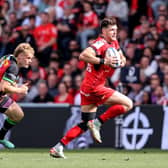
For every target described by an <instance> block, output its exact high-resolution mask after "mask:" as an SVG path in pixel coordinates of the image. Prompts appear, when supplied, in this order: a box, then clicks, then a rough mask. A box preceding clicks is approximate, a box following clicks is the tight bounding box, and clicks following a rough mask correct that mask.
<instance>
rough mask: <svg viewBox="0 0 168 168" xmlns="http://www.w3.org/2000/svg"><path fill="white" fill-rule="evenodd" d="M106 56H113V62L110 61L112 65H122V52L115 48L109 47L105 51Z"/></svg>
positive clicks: (113, 66)
mask: <svg viewBox="0 0 168 168" xmlns="http://www.w3.org/2000/svg"><path fill="white" fill-rule="evenodd" d="M105 57H106V58H107V57H111V59H110V60H111V62H109V66H110V67H112V68H118V67H120V66H121V58H120V54H119V52H118V51H117V50H116V49H115V48H112V47H109V48H108V49H107V50H106V52H105Z"/></svg>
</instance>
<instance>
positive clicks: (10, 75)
mask: <svg viewBox="0 0 168 168" xmlns="http://www.w3.org/2000/svg"><path fill="white" fill-rule="evenodd" d="M18 72H19V68H18V66H17V64H16V62H15V61H11V65H10V66H9V68H8V69H7V70H6V72H5V73H4V75H3V77H2V79H3V80H5V81H8V82H10V83H12V84H13V83H15V81H16V79H17V75H18Z"/></svg>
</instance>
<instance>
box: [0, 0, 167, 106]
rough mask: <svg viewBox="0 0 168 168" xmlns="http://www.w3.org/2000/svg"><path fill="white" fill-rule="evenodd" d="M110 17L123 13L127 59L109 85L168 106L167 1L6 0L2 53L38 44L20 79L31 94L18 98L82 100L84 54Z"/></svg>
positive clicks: (0, 5)
mask: <svg viewBox="0 0 168 168" xmlns="http://www.w3.org/2000/svg"><path fill="white" fill-rule="evenodd" d="M105 16H115V17H116V18H117V21H118V25H119V31H118V40H119V43H120V46H121V49H122V50H123V52H124V54H125V56H126V58H127V64H126V66H125V67H124V68H122V69H121V68H118V69H116V70H115V72H114V73H113V75H112V76H111V78H110V79H109V80H108V81H107V85H108V86H110V87H112V88H114V89H117V90H119V91H121V92H123V93H124V94H125V95H127V96H129V97H130V98H131V99H132V100H133V101H134V105H140V104H161V105H168V1H167V0H0V57H2V56H3V55H6V54H11V53H13V51H14V49H15V47H16V46H17V45H18V44H19V43H22V42H28V43H30V44H31V45H32V47H33V48H34V49H35V57H34V58H33V61H32V64H31V66H30V68H29V69H28V70H26V69H21V71H20V79H19V81H18V82H19V83H23V82H26V81H28V82H29V83H30V85H29V87H30V88H29V93H28V94H27V96H26V97H24V96H23V95H12V97H13V99H15V100H16V101H17V102H35V103H41V102H42V103H43V102H54V103H69V104H75V105H79V104H80V94H79V88H80V84H81V81H82V79H83V75H84V70H85V68H86V64H85V63H84V62H82V61H79V60H78V56H79V54H80V52H81V51H82V50H83V49H84V48H86V47H87V46H89V44H90V43H91V42H92V41H93V40H94V39H95V38H96V37H97V35H98V34H99V23H100V21H101V19H103V18H104V17H105Z"/></svg>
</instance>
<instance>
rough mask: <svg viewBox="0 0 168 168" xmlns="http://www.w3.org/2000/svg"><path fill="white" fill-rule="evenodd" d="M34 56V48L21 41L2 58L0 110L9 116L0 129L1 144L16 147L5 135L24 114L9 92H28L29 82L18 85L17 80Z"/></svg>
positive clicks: (0, 65)
mask: <svg viewBox="0 0 168 168" xmlns="http://www.w3.org/2000/svg"><path fill="white" fill-rule="evenodd" d="M33 57H34V49H33V48H32V47H31V46H30V45H29V44H28V43H21V44H19V45H18V46H17V47H16V49H15V51H14V54H13V55H5V56H3V57H2V58H1V59H0V112H1V113H4V114H5V115H6V116H7V119H6V120H5V122H4V124H3V126H2V128H1V130H0V144H3V145H4V146H5V147H6V148H10V149H11V148H14V147H15V146H14V144H13V143H12V142H10V141H8V140H6V139H5V135H6V133H7V132H8V130H9V129H11V128H12V127H13V126H15V125H16V124H17V123H18V122H19V121H20V120H21V119H22V118H23V116H24V113H23V111H22V109H21V108H20V106H19V105H18V104H17V103H16V102H14V101H13V100H12V99H11V98H10V97H9V96H8V93H9V94H10V93H16V94H23V95H25V94H27V92H28V86H27V85H28V84H27V83H25V84H23V85H20V86H18V85H17V84H16V80H17V77H18V72H19V68H21V67H25V68H28V67H29V65H30V63H31V61H32V58H33Z"/></svg>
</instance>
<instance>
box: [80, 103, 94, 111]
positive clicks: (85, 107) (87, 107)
mask: <svg viewBox="0 0 168 168" xmlns="http://www.w3.org/2000/svg"><path fill="white" fill-rule="evenodd" d="M81 110H82V112H90V113H92V112H96V111H97V106H96V105H95V104H89V105H82V106H81Z"/></svg>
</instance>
